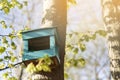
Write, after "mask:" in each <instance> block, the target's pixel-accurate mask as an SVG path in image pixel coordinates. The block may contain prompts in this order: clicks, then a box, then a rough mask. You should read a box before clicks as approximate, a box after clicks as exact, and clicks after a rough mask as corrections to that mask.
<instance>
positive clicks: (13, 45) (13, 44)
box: [11, 42, 17, 50]
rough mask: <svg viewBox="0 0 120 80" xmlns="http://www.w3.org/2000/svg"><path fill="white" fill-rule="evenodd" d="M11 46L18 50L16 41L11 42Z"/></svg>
mask: <svg viewBox="0 0 120 80" xmlns="http://www.w3.org/2000/svg"><path fill="white" fill-rule="evenodd" d="M11 48H12V49H13V50H16V48H17V46H16V45H15V43H14V42H12V43H11Z"/></svg>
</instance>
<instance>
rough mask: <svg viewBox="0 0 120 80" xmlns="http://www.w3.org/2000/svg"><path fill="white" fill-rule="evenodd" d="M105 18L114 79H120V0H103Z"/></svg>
mask: <svg viewBox="0 0 120 80" xmlns="http://www.w3.org/2000/svg"><path fill="white" fill-rule="evenodd" d="M102 8H103V20H104V22H105V27H106V30H107V32H108V36H107V38H108V45H109V58H110V69H111V75H112V80H120V36H119V32H120V1H119V0H102Z"/></svg>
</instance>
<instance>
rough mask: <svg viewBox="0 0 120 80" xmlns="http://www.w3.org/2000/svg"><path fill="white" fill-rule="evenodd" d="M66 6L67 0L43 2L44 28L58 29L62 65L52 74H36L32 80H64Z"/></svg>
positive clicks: (45, 0)
mask: <svg viewBox="0 0 120 80" xmlns="http://www.w3.org/2000/svg"><path fill="white" fill-rule="evenodd" d="M66 5H67V2H66V0H43V20H42V24H43V25H42V27H43V28H46V27H57V31H58V36H59V43H58V44H59V56H60V65H59V66H58V67H56V68H53V69H52V71H51V72H40V73H34V74H33V75H32V80H64V54H65V38H66V24H67V6H66ZM38 12H39V11H38Z"/></svg>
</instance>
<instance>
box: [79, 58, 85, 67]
mask: <svg viewBox="0 0 120 80" xmlns="http://www.w3.org/2000/svg"><path fill="white" fill-rule="evenodd" d="M79 63H80V65H81V66H85V64H86V61H85V59H84V58H80V59H79Z"/></svg>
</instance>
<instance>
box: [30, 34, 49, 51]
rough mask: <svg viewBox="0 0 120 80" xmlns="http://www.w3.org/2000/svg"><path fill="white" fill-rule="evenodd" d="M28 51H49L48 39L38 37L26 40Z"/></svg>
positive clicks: (47, 37) (46, 37)
mask: <svg viewBox="0 0 120 80" xmlns="http://www.w3.org/2000/svg"><path fill="white" fill-rule="evenodd" d="M28 49H29V51H38V50H44V49H50V37H49V36H45V37H38V38H32V39H29V40H28Z"/></svg>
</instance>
